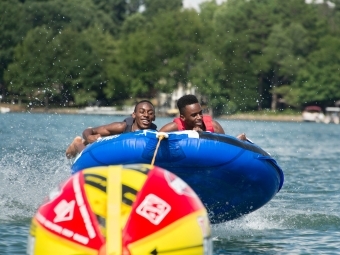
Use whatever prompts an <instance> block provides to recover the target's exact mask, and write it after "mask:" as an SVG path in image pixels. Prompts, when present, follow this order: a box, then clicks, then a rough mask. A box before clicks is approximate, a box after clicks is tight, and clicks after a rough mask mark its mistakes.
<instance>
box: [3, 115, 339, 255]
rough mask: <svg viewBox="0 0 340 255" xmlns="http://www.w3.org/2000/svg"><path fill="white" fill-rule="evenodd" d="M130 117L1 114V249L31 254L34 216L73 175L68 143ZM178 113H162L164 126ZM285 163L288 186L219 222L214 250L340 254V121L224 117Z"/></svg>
mask: <svg viewBox="0 0 340 255" xmlns="http://www.w3.org/2000/svg"><path fill="white" fill-rule="evenodd" d="M122 119H123V117H113V116H89V115H58V114H54V115H53V114H28V113H27V114H16V113H9V114H0V254H1V255H5V254H6V255H7V254H9V255H13V254H14V255H20V254H25V252H26V241H27V235H28V229H29V225H30V220H31V218H32V216H33V215H34V213H35V212H36V210H37V209H38V207H39V205H40V204H41V202H42V200H43V198H44V197H45V196H46V195H47V194H48V193H49V191H51V190H52V189H53V188H54V187H55V186H56V185H57V184H59V183H60V182H61V181H63V180H65V179H66V178H67V177H68V176H69V175H70V162H69V161H68V160H67V159H66V158H65V156H64V152H65V149H66V147H67V145H68V144H69V143H70V142H71V140H72V139H73V137H74V136H75V135H80V134H81V132H82V130H83V129H84V128H86V127H88V126H98V125H102V124H107V123H110V122H113V121H120V120H122ZM170 120H171V119H170V118H158V119H157V120H156V124H157V125H158V126H159V127H160V126H162V125H163V124H165V123H167V122H169V121H170ZM218 121H219V122H220V123H221V124H222V126H223V127H224V129H225V130H226V132H227V133H228V134H231V135H237V134H239V133H241V132H245V133H246V134H247V136H248V137H249V138H250V139H251V140H252V141H253V142H255V143H256V144H258V145H259V146H261V147H262V148H263V149H265V150H266V151H268V152H269V153H271V155H272V156H273V157H274V158H275V159H276V160H277V162H278V163H279V165H280V166H281V167H282V169H283V171H284V174H285V183H284V185H283V188H282V190H281V191H280V192H279V193H278V194H277V195H276V196H275V197H274V198H273V199H272V200H271V201H270V202H269V203H268V204H266V205H265V206H263V207H262V208H260V209H259V210H257V211H255V212H253V213H251V214H249V215H247V216H245V217H243V218H240V219H237V220H234V221H230V222H227V223H224V224H219V225H215V226H213V236H214V255H222V254H340V196H339V192H340V190H339V187H340V173H339V168H340V167H339V163H340V143H339V142H340V139H339V138H340V125H335V124H329V125H326V124H317V123H293V122H292V123H286V122H261V121H228V120H218Z"/></svg>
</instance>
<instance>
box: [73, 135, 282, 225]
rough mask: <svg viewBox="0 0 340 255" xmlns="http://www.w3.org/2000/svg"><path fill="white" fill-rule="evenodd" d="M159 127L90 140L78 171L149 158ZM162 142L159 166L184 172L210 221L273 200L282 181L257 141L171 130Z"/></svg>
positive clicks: (222, 219)
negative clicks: (154, 129) (254, 142)
mask: <svg viewBox="0 0 340 255" xmlns="http://www.w3.org/2000/svg"><path fill="white" fill-rule="evenodd" d="M157 134H158V133H157V132H156V131H151V130H144V131H137V132H133V133H125V134H121V135H115V136H109V137H105V138H103V139H100V140H98V141H96V142H95V143H93V144H91V145H89V146H87V147H86V148H85V150H83V151H82V153H80V154H79V156H78V157H77V158H76V159H75V161H74V163H73V165H72V167H71V170H72V173H76V172H77V171H80V170H82V169H85V168H89V167H94V166H108V165H117V164H135V163H146V164H151V162H152V159H153V156H154V153H155V149H156V146H157V143H158V141H159V139H158V137H157ZM168 135H169V136H168V138H165V139H163V140H162V141H161V142H160V145H159V149H158V152H157V155H156V158H155V162H154V164H155V165H156V166H159V167H162V168H164V169H167V170H169V171H171V172H173V173H174V174H176V175H177V176H179V177H181V178H182V179H183V180H184V181H185V182H186V183H187V184H189V185H190V187H191V188H193V189H194V191H195V192H196V193H197V194H198V196H199V197H200V199H201V200H202V202H203V203H204V205H205V206H206V207H207V210H208V212H209V217H210V221H211V223H221V222H225V221H228V220H233V219H236V218H238V217H240V216H242V215H245V214H248V213H250V212H252V211H255V210H257V209H258V208H260V207H261V206H263V205H265V204H266V203H267V202H268V201H270V200H271V199H272V198H273V197H274V196H275V194H276V193H277V192H279V190H280V189H281V187H282V185H283V181H284V175H283V171H282V169H281V168H280V167H279V165H278V164H277V163H276V161H275V160H274V159H273V158H272V157H271V156H270V155H269V154H268V153H267V152H266V151H264V150H263V149H261V148H260V147H259V146H257V145H255V144H253V143H251V142H249V141H240V140H238V139H236V138H235V137H232V136H229V135H222V134H216V133H209V132H196V131H181V132H170V133H168Z"/></svg>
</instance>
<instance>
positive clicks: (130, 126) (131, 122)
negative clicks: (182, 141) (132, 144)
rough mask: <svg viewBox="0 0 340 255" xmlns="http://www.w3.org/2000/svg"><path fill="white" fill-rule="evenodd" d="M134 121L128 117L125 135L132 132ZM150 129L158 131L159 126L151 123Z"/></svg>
mask: <svg viewBox="0 0 340 255" xmlns="http://www.w3.org/2000/svg"><path fill="white" fill-rule="evenodd" d="M133 121H134V119H133V118H132V117H127V118H126V119H125V120H124V122H126V128H125V130H124V133H128V132H131V131H132V124H133ZM150 129H152V130H157V126H156V125H155V124H154V123H151V125H150Z"/></svg>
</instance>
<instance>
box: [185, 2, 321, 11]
mask: <svg viewBox="0 0 340 255" xmlns="http://www.w3.org/2000/svg"><path fill="white" fill-rule="evenodd" d="M205 1H209V0H183V6H184V8H195V9H196V10H198V9H199V4H200V3H202V2H205ZM224 1H225V0H217V1H216V2H217V3H218V4H220V3H221V2H224ZM283 1H284V0H283ZM322 1H323V0H315V2H316V3H321V2H322ZM310 2H312V0H306V3H310Z"/></svg>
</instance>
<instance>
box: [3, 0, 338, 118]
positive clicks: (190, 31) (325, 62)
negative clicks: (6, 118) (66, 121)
mask: <svg viewBox="0 0 340 255" xmlns="http://www.w3.org/2000/svg"><path fill="white" fill-rule="evenodd" d="M0 14H1V15H0V67H1V68H0V95H2V98H3V101H4V100H7V101H13V100H15V101H19V102H23V103H26V104H31V105H44V106H48V105H50V104H53V105H54V106H85V105H88V104H89V103H93V102H102V103H103V104H106V105H117V104H120V103H122V102H123V101H125V100H128V99H131V98H136V97H138V98H148V99H152V98H157V95H158V93H160V92H164V93H171V92H172V91H173V90H175V89H176V88H177V86H178V84H181V85H182V86H184V87H186V86H194V87H195V88H196V89H197V91H198V92H199V93H200V94H201V95H203V96H204V98H205V99H206V101H207V103H208V105H209V107H211V109H213V111H214V112H215V113H216V114H226V113H233V112H237V111H253V110H262V109H271V110H282V109H287V108H292V109H301V108H302V107H304V106H306V105H310V104H317V105H320V106H323V107H325V106H333V105H334V102H335V101H337V100H339V99H340V89H339V88H340V75H339V74H340V0H331V1H324V3H323V4H316V3H306V2H305V0H284V1H282V0H228V1H226V2H223V3H222V4H220V5H219V4H217V3H216V2H215V1H209V2H204V3H203V4H201V6H200V11H197V10H193V9H183V6H182V0H171V1H169V0H2V1H0Z"/></svg>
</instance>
